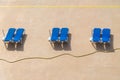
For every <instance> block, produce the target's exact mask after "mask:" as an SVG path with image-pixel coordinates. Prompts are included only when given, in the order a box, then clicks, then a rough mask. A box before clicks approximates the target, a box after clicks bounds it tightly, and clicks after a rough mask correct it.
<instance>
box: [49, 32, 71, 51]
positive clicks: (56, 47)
mask: <svg viewBox="0 0 120 80" xmlns="http://www.w3.org/2000/svg"><path fill="white" fill-rule="evenodd" d="M50 44H51V46H52V48H53V49H54V50H56V51H60V50H65V51H71V34H70V33H69V35H68V42H63V43H61V42H50Z"/></svg>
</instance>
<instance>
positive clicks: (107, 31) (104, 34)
mask: <svg viewBox="0 0 120 80" xmlns="http://www.w3.org/2000/svg"><path fill="white" fill-rule="evenodd" d="M110 32H111V31H110V29H109V28H104V29H103V30H102V42H110Z"/></svg>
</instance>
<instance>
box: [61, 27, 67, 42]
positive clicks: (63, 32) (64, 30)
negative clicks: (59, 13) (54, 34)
mask: <svg viewBox="0 0 120 80" xmlns="http://www.w3.org/2000/svg"><path fill="white" fill-rule="evenodd" d="M68 32H69V29H68V28H62V29H61V32H60V42H67V41H68V34H69V33H68Z"/></svg>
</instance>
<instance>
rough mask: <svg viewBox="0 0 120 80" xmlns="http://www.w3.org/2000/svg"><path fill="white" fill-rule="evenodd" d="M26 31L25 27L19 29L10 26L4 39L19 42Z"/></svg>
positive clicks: (7, 41) (6, 41)
mask: <svg viewBox="0 0 120 80" xmlns="http://www.w3.org/2000/svg"><path fill="white" fill-rule="evenodd" d="M24 31H25V30H24V29H23V28H18V29H16V28H9V29H8V32H7V34H6V36H5V37H4V39H3V41H4V42H5V43H9V42H15V43H19V42H21V40H22V37H23V34H24Z"/></svg>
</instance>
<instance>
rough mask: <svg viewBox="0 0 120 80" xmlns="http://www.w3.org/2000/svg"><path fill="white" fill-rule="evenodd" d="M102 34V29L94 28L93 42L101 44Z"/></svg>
mask: <svg viewBox="0 0 120 80" xmlns="http://www.w3.org/2000/svg"><path fill="white" fill-rule="evenodd" d="M100 34H101V29H100V28H94V29H93V37H92V41H93V42H100Z"/></svg>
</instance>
